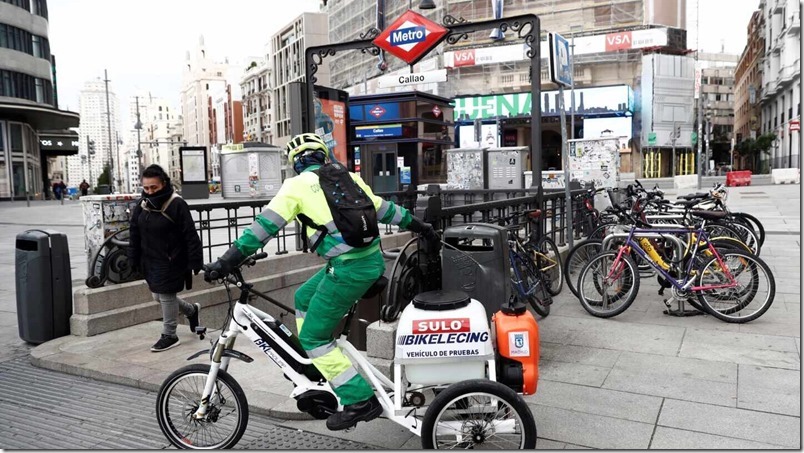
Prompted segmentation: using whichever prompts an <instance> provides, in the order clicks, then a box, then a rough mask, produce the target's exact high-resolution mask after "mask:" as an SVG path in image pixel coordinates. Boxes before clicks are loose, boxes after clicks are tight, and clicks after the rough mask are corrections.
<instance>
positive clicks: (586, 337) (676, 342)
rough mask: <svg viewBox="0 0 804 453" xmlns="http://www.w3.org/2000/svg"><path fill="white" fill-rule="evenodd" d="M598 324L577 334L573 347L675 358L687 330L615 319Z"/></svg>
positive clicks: (571, 342) (601, 321) (602, 320)
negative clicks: (629, 322) (628, 322)
mask: <svg viewBox="0 0 804 453" xmlns="http://www.w3.org/2000/svg"><path fill="white" fill-rule="evenodd" d="M597 321H600V322H599V323H593V324H592V325H590V326H589V327H590V328H589V329H586V330H584V331H581V332H578V333H576V334H575V335H574V336H573V337H572V339H571V340H570V344H573V345H576V346H587V347H593V348H605V349H615V350H619V351H633V352H646V353H652V354H662V355H671V356H674V355H676V353H677V352H678V348H679V346H680V345H681V340H682V338H683V337H684V328H683V327H667V326H655V325H638V324H627V323H621V322H617V321H615V320H611V319H601V320H597ZM592 326H593V327H592Z"/></svg>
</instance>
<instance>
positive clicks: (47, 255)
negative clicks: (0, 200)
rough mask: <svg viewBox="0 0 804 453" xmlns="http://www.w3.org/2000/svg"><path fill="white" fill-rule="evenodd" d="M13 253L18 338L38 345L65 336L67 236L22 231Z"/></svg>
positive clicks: (69, 303) (69, 307) (69, 296)
mask: <svg viewBox="0 0 804 453" xmlns="http://www.w3.org/2000/svg"><path fill="white" fill-rule="evenodd" d="M15 255H16V256H15V265H16V267H15V273H16V291H17V325H18V326H19V333H20V338H22V339H23V340H25V341H27V342H29V343H34V344H39V343H44V342H46V341H49V340H52V339H54V338H58V337H63V336H65V335H68V334H69V333H70V316H71V315H72V313H73V291H72V277H71V273H70V251H69V249H68V248H67V235H65V234H64V233H59V232H57V231H53V230H28V231H25V232H23V233H20V234H18V235H17V242H16V253H15Z"/></svg>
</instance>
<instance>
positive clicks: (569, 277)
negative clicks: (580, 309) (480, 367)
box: [562, 239, 603, 297]
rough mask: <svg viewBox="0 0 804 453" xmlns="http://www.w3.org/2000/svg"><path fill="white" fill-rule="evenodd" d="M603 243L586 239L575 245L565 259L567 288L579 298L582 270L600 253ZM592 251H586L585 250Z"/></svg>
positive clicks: (564, 268) (564, 267) (564, 270)
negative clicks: (579, 280) (579, 281)
mask: <svg viewBox="0 0 804 453" xmlns="http://www.w3.org/2000/svg"><path fill="white" fill-rule="evenodd" d="M602 244H603V241H601V240H597V239H586V240H583V241H580V242H578V243H577V244H575V247H573V248H572V249H570V251H569V253H567V257H566V259H564V266H563V269H562V270H563V272H564V280H565V281H566V282H567V288H569V290H570V291H571V292H572V294H574V295H575V297H578V286H577V285H578V278H579V277H580V276H581V270H582V269H583V266H585V265H586V263H588V262H589V260H590V259H592V258H594V256H595V255H597V254H598V253H600V251H601V246H602ZM595 245H596V246H595ZM587 248H588V249H590V250H585V249H587Z"/></svg>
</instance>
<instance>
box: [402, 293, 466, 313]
mask: <svg viewBox="0 0 804 453" xmlns="http://www.w3.org/2000/svg"><path fill="white" fill-rule="evenodd" d="M470 301H471V299H469V295H468V294H466V293H465V292H463V291H456V290H452V289H450V290H443V289H439V290H435V291H427V292H424V293H419V294H416V296H414V297H413V302H412V303H413V306H414V307H416V308H418V309H420V310H430V311H442V310H454V309H456V308H462V307H465V306H467V305H469V302H470Z"/></svg>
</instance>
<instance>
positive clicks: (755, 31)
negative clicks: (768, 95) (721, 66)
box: [734, 11, 765, 171]
mask: <svg viewBox="0 0 804 453" xmlns="http://www.w3.org/2000/svg"><path fill="white" fill-rule="evenodd" d="M764 24H765V22H764V16H763V15H762V12H761V11H755V12H754V14H752V15H751V20H750V21H749V22H748V29H747V31H748V40H747V42H746V45H745V49H744V50H743V53H742V55H740V61H739V62H738V63H737V69H735V71H734V141H735V143H740V142H742V141H744V140H748V139H756V138H757V137H758V136H759V135H760V133H761V132H760V131H761V129H760V128H761V118H762V110H761V108H760V98H761V97H762V94H761V93H762V91H761V90H762V69H763V67H764V64H763V59H764V56H765V36H764V35H763V27H764ZM734 159H735V161H736V162H737V163H736V164H735V168H736V169H744V168H753V165H752V163H749V160H750V159H749V158H748V156H746V157H740V156H738V155H735V156H734ZM756 170H757V169H754V171H756Z"/></svg>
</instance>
